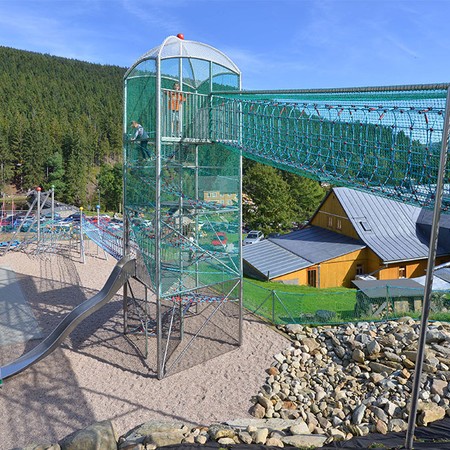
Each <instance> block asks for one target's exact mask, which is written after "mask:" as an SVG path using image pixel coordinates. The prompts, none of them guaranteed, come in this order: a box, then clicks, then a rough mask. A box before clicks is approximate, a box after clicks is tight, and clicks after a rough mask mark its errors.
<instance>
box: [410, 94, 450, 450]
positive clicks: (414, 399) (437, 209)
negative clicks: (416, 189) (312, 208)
mask: <svg viewBox="0 0 450 450" xmlns="http://www.w3.org/2000/svg"><path fill="white" fill-rule="evenodd" d="M449 128H450V88H448V89H447V100H446V104H445V117H444V126H443V130H442V145H441V154H440V159H439V169H438V174H437V183H436V194H435V198H434V212H433V222H432V225H431V236H430V246H429V253H428V263H427V273H426V278H425V292H424V297H423V305H422V317H421V321H420V334H419V344H418V348H417V357H416V367H415V371H414V379H413V389H412V393H411V406H410V410H409V418H408V429H407V432H406V440H405V448H406V449H407V450H411V449H412V448H413V447H412V445H413V439H414V431H415V427H416V416H417V407H418V403H419V392H420V387H421V382H420V380H421V375H422V369H423V359H424V354H425V341H426V334H427V328H428V316H429V313H430V304H431V290H432V287H433V271H434V265H435V259H436V251H437V243H438V236H439V220H440V217H441V205H442V195H443V192H444V175H445V169H446V166H447V150H448V139H449Z"/></svg>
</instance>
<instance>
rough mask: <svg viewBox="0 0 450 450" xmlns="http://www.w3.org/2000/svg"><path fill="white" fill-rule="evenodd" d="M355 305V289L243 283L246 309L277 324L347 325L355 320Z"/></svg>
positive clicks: (253, 281)
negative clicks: (344, 322) (345, 323)
mask: <svg viewBox="0 0 450 450" xmlns="http://www.w3.org/2000/svg"><path fill="white" fill-rule="evenodd" d="M355 303H356V290H355V289H347V288H332V289H317V288H313V287H310V286H295V285H286V284H280V283H274V282H270V281H256V280H251V279H248V278H245V279H244V306H245V307H246V308H247V309H249V310H250V311H254V312H256V313H257V314H259V315H262V316H264V317H266V318H267V319H269V320H271V321H272V322H274V323H293V322H294V323H295V322H308V323H315V322H343V321H348V320H352V319H354V318H355V317H354V307H355ZM317 311H325V312H319V313H317Z"/></svg>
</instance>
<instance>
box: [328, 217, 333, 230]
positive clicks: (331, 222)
mask: <svg viewBox="0 0 450 450" xmlns="http://www.w3.org/2000/svg"><path fill="white" fill-rule="evenodd" d="M328 227H329V228H333V217H332V216H328Z"/></svg>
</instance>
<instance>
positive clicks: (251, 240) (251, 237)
mask: <svg viewBox="0 0 450 450" xmlns="http://www.w3.org/2000/svg"><path fill="white" fill-rule="evenodd" d="M263 239H264V234H263V232H262V231H258V230H252V231H250V233H248V234H247V237H246V238H245V239H244V245H250V244H255V243H256V242H259V241H262V240H263Z"/></svg>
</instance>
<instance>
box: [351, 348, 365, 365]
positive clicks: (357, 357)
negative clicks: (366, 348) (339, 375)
mask: <svg viewBox="0 0 450 450" xmlns="http://www.w3.org/2000/svg"><path fill="white" fill-rule="evenodd" d="M364 358H365V355H364V352H363V351H362V350H360V349H359V348H355V350H353V353H352V359H353V361H356V362H359V363H363V362H364Z"/></svg>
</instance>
